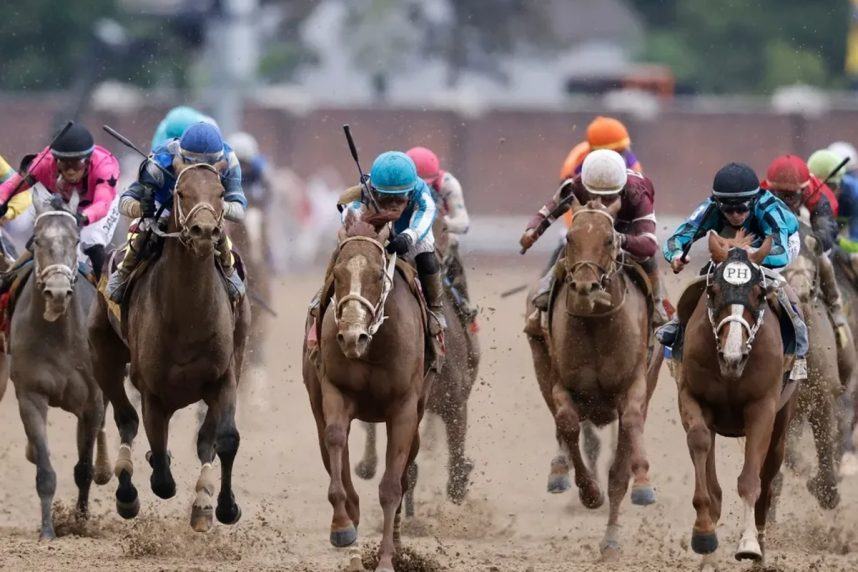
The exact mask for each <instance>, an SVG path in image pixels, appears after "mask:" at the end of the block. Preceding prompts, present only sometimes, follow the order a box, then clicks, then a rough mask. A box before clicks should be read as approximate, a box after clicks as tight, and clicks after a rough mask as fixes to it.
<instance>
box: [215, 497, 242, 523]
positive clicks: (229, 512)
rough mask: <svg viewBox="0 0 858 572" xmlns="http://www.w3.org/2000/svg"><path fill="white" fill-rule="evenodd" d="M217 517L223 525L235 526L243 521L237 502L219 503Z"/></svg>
mask: <svg viewBox="0 0 858 572" xmlns="http://www.w3.org/2000/svg"><path fill="white" fill-rule="evenodd" d="M215 515H216V516H217V519H218V521H219V522H221V523H223V524H235V523H236V522H238V521H239V519H241V507H240V506H238V504H237V503H236V502H235V501H231V502H220V501H218V503H217V509H216V510H215Z"/></svg>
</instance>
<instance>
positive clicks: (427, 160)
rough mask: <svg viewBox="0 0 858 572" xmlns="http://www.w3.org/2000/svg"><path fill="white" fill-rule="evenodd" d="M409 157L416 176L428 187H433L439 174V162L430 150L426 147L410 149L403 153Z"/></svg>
mask: <svg viewBox="0 0 858 572" xmlns="http://www.w3.org/2000/svg"><path fill="white" fill-rule="evenodd" d="M405 154H406V155H408V156H409V157H411V160H412V161H414V165H415V166H416V167H417V174H418V175H419V176H420V178H421V179H423V180H424V181H426V182H427V183H428V184H430V185H434V184H435V181H436V180H437V179H438V176H439V175H440V174H441V162H440V161H439V160H438V155H436V154H435V153H434V152H433V151H432V150H431V149H427V148H426V147H412V148H411V149H409V150H408V151H406V152H405Z"/></svg>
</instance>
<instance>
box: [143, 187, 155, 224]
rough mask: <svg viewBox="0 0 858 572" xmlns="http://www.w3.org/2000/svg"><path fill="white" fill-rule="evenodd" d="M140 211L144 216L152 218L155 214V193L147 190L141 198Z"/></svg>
mask: <svg viewBox="0 0 858 572" xmlns="http://www.w3.org/2000/svg"><path fill="white" fill-rule="evenodd" d="M140 213H141V214H142V215H143V218H152V217H153V216H155V194H154V193H153V192H152V191H149V190H147V191H146V192H145V193H143V196H142V197H141V198H140Z"/></svg>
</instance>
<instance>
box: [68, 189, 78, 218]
mask: <svg viewBox="0 0 858 572" xmlns="http://www.w3.org/2000/svg"><path fill="white" fill-rule="evenodd" d="M68 205H69V212H71V213H72V214H74V213H76V212H77V207H78V205H80V194H79V193H78V192H77V191H72V196H71V198H70V199H69V202H68Z"/></svg>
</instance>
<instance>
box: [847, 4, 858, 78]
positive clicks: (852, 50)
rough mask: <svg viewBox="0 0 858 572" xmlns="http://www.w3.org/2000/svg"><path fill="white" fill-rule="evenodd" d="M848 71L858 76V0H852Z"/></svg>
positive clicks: (848, 40) (848, 73) (848, 42)
mask: <svg viewBox="0 0 858 572" xmlns="http://www.w3.org/2000/svg"><path fill="white" fill-rule="evenodd" d="M846 73H847V75H850V76H852V77H858V0H852V15H851V18H850V19H849V34H848V36H847V37H846Z"/></svg>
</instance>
